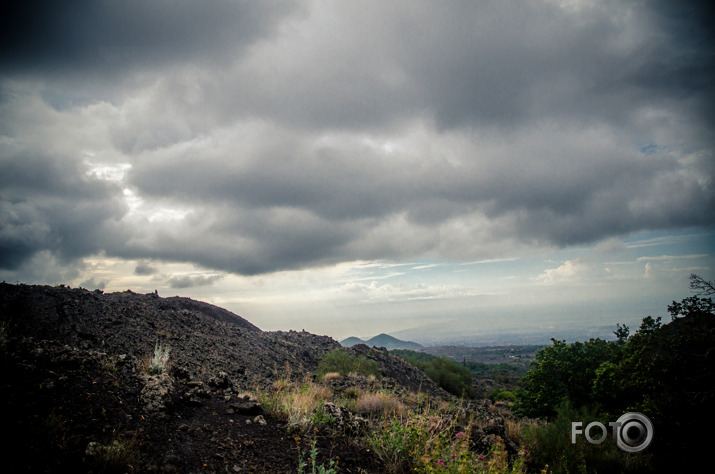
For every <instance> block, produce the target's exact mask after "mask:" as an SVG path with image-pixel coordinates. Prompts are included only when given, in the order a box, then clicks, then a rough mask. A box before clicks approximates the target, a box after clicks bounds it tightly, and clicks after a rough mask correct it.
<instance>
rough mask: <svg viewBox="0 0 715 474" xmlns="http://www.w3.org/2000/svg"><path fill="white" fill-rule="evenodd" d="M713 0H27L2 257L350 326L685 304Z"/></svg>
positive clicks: (700, 193)
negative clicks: (707, 0)
mask: <svg viewBox="0 0 715 474" xmlns="http://www.w3.org/2000/svg"><path fill="white" fill-rule="evenodd" d="M704 3H705V2H689V1H678V2H675V1H667V0H663V1H658V0H637V1H635V0H634V1H624V0H618V1H607V0H606V1H596V0H593V1H591V0H531V1H517V0H514V1H509V0H499V1H439V2H437V1H415V0H410V1H374V2H371V1H360V2H337V1H303V2H296V1H284V2H281V1H266V2H253V1H229V0H217V1H209V2H207V1H195V2H193V1H182V0H153V1H144V0H141V1H140V0H127V1H122V2H116V1H110V0H104V1H101V0H97V1H95V0H92V1H90V0H73V1H69V0H68V1H63V2H46V1H39V0H34V1H23V2H15V6H12V5H11V6H5V7H3V15H2V18H1V19H0V22H2V25H0V279H5V280H7V281H8V282H16V281H19V282H26V283H46V284H59V283H65V284H70V285H72V286H83V287H85V288H89V289H94V288H101V289H104V290H105V291H121V290H125V289H127V288H131V289H132V290H134V291H137V292H149V291H154V290H155V289H157V290H158V291H159V293H160V295H162V296H171V295H176V294H178V295H182V296H191V297H193V298H196V299H201V300H205V301H209V302H212V303H215V304H218V305H221V306H224V307H226V308H228V309H230V310H232V311H234V312H236V313H238V314H240V315H242V316H244V317H245V318H247V319H248V320H250V321H252V322H253V323H255V324H256V325H258V326H259V327H261V328H263V329H270V330H272V329H303V328H305V329H306V330H310V331H312V332H317V333H320V334H329V335H332V336H334V337H338V338H342V337H345V336H349V335H359V336H360V335H361V336H371V335H374V334H377V333H379V332H383V331H386V332H387V331H397V330H400V329H408V328H414V327H418V326H422V325H426V326H429V325H431V324H432V325H433V324H435V323H439V324H442V323H444V324H457V325H459V324H470V325H472V327H475V328H478V327H481V325H484V326H485V327H486V326H488V325H494V326H504V327H514V326H518V325H526V324H533V325H534V326H543V325H548V324H551V323H555V322H559V321H562V322H563V321H570V322H572V323H574V324H580V325H584V326H589V325H600V324H611V323H615V322H618V321H624V320H629V321H632V320H636V321H638V320H640V318H642V317H643V316H646V315H648V314H651V313H653V312H658V313H660V314H664V313H665V305H667V304H668V303H669V302H670V301H671V300H674V299H680V298H682V297H685V296H688V295H689V294H690V292H689V290H688V288H687V284H688V281H687V279H688V275H689V274H690V273H692V272H695V273H698V274H701V275H702V276H703V277H705V278H707V279H714V278H715V271H714V270H713V268H714V266H715V260H714V257H713V255H714V254H715V245H714V241H715V194H714V185H713V171H714V170H715V157H714V155H713V152H714V151H715V132H714V130H715V100H714V99H715V88H714V87H713V85H714V84H715V74H714V72H715V68H714V67H713V66H714V61H713V53H714V52H715V48H714V46H713V45H714V42H713V31H714V30H713V28H712V24H713V20H714V18H713V7H712V6H703V5H701V4H704Z"/></svg>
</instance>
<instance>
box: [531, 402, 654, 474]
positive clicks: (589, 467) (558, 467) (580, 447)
mask: <svg viewBox="0 0 715 474" xmlns="http://www.w3.org/2000/svg"><path fill="white" fill-rule="evenodd" d="M574 421H580V422H582V423H583V425H582V429H583V428H584V427H585V426H587V425H588V424H589V423H591V422H592V421H599V422H601V423H603V425H604V426H606V427H608V422H609V421H613V420H608V419H605V418H603V417H602V416H599V415H598V414H597V412H596V411H595V410H594V409H590V408H585V407H582V408H579V409H576V408H574V407H572V406H571V405H570V404H569V403H568V402H564V403H563V404H561V405H560V406H559V407H558V408H557V410H556V417H555V418H554V419H553V420H552V421H551V422H549V423H548V424H545V425H538V426H532V427H527V428H525V429H524V434H523V437H524V441H525V443H526V445H527V446H529V448H530V454H529V457H530V464H531V465H532V466H531V467H532V468H534V469H535V470H538V469H541V468H544V467H545V466H546V465H548V469H547V471H548V472H553V473H555V474H559V473H575V472H579V473H581V472H583V473H587V472H588V473H591V472H642V471H645V470H646V468H647V463H648V461H649V456H648V455H647V454H644V453H634V454H628V453H625V452H623V451H621V450H620V449H619V448H618V447H617V445H616V444H615V443H614V442H613V437H612V435H611V431H610V429H609V431H608V434H607V436H606V439H605V440H604V441H603V442H602V443H601V444H591V443H589V442H588V440H586V437H585V436H584V435H579V436H577V437H576V443H575V444H574V443H572V437H571V423H572V422H574ZM591 436H593V437H600V432H599V431H596V432H592V433H591Z"/></svg>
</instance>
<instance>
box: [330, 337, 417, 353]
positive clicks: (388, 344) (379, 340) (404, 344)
mask: <svg viewBox="0 0 715 474" xmlns="http://www.w3.org/2000/svg"><path fill="white" fill-rule="evenodd" d="M340 344H341V345H342V346H343V347H352V346H354V345H355V344H366V345H368V346H371V347H384V348H386V349H390V350H392V349H419V348H421V347H422V345H421V344H417V343H416V342H412V341H402V340H400V339H397V338H396V337H392V336H390V335H389V334H384V333H383V334H378V335H377V336H375V337H372V338H370V339H368V340H367V341H365V340H363V339H360V338H359V337H354V336H353V337H348V338H347V339H343V340H342V341H340Z"/></svg>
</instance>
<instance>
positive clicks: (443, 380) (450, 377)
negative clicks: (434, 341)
mask: <svg viewBox="0 0 715 474" xmlns="http://www.w3.org/2000/svg"><path fill="white" fill-rule="evenodd" d="M392 352H393V353H395V354H397V355H399V356H400V357H402V358H403V359H405V361H407V362H408V363H410V364H412V365H414V366H415V367H418V368H420V369H422V370H423V371H424V373H425V374H426V375H427V377H429V378H430V379H431V380H432V381H433V382H435V383H436V384H437V385H439V386H440V387H442V388H443V389H445V390H446V391H447V392H449V393H451V394H452V395H456V396H458V397H474V396H475V395H476V391H475V390H474V387H472V373H471V372H470V371H469V370H468V369H467V368H465V367H463V366H461V365H459V364H458V363H456V362H454V361H453V360H450V359H447V358H446V357H436V356H433V355H431V354H424V353H421V352H415V351H410V350H395V351H392Z"/></svg>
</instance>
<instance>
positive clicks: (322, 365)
mask: <svg viewBox="0 0 715 474" xmlns="http://www.w3.org/2000/svg"><path fill="white" fill-rule="evenodd" d="M330 372H337V373H339V374H343V375H347V374H350V373H356V374H362V375H364V376H366V377H368V376H370V375H372V376H374V377H379V376H380V375H381V374H380V368H379V367H378V365H377V362H375V361H374V360H370V359H368V358H367V357H365V356H363V355H361V356H357V355H351V354H348V352H347V351H346V350H345V349H335V350H333V351H332V352H329V353H327V354H325V355H324V356H323V358H322V359H320V362H319V363H318V370H317V373H318V376H319V377H323V376H325V374H328V373H330Z"/></svg>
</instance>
